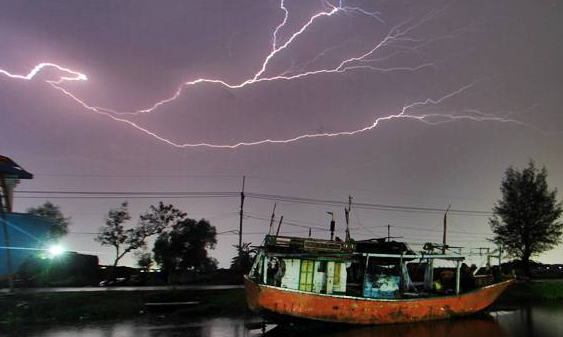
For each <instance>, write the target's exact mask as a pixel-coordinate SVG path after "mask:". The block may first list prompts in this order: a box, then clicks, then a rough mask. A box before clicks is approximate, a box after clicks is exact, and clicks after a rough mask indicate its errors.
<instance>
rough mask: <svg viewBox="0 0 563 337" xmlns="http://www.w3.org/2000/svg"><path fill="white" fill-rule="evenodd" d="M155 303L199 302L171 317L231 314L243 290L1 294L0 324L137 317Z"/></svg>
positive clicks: (238, 310) (241, 304)
mask: <svg viewBox="0 0 563 337" xmlns="http://www.w3.org/2000/svg"><path fill="white" fill-rule="evenodd" d="M154 302H159V303H161V302H199V304H195V305H189V306H185V307H180V308H177V309H176V310H174V311H173V312H169V313H167V315H170V316H175V315H177V316H182V315H190V316H191V317H194V316H220V315H227V314H228V315H229V316H233V315H244V313H245V311H246V301H245V298H244V290H243V289H229V290H198V291H194V290H175V291H174V290H172V291H133V292H131V291H129V292H90V293H88V292H76V293H39V294H12V295H1V296H0V312H1V313H2V315H0V327H10V326H14V325H21V324H48V323H55V322H57V323H58V322H78V321H93V320H104V319H118V318H126V317H136V316H139V315H146V314H149V313H150V311H151V310H154V308H153V309H151V308H149V307H147V306H146V305H145V303H154ZM159 309H163V310H166V307H163V308H159Z"/></svg>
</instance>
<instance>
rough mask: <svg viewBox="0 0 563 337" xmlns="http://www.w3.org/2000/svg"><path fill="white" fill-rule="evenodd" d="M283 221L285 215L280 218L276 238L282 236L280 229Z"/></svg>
mask: <svg viewBox="0 0 563 337" xmlns="http://www.w3.org/2000/svg"><path fill="white" fill-rule="evenodd" d="M282 221H283V215H282V216H281V217H280V222H279V223H278V230H277V231H276V237H278V235H279V234H280V228H281V224H282Z"/></svg>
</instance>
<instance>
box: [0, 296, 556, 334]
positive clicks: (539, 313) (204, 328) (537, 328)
mask: <svg viewBox="0 0 563 337" xmlns="http://www.w3.org/2000/svg"><path fill="white" fill-rule="evenodd" d="M259 323H260V321H259V320H258V319H252V320H244V319H233V318H214V319H205V320H198V321H194V320H193V319H192V320H190V319H189V318H186V319H185V320H182V321H179V322H172V321H169V320H156V321H155V320H149V319H138V320H126V321H120V322H117V323H89V324H82V325H78V326H58V327H46V328H45V327H43V328H40V327H34V328H26V329H19V330H18V331H9V332H7V333H6V332H5V331H3V332H0V335H2V336H6V335H7V336H30V337H71V336H73V337H74V336H82V337H129V336H134V337H172V336H183V337H184V336H194V337H195V336H197V337H227V336H229V337H230V336H235V337H251V336H261V335H262V333H261V331H260V329H256V328H258V327H259V326H260V324H259ZM288 335H289V333H288V332H287V331H284V330H283V329H280V328H275V329H272V330H271V331H269V332H268V333H266V335H265V337H278V336H281V337H288ZM293 335H295V336H303V335H307V336H308V337H352V336H354V337H489V336H491V337H492V336H495V337H497V336H498V337H504V336H507V337H508V336H515V337H525V336H526V337H534V336H537V337H556V336H557V337H561V336H563V303H551V304H534V305H525V306H521V307H515V308H511V309H507V310H503V311H494V312H491V313H490V314H489V315H485V314H483V315H479V316H473V317H468V318H462V319H452V320H443V321H431V322H420V323H413V324H399V325H386V326H373V327H365V328H356V329H348V330H340V331H334V329H333V330H332V331H325V332H322V331H318V332H316V333H313V332H311V331H309V330H307V331H301V332H296V333H294V334H293Z"/></svg>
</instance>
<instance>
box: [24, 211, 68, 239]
mask: <svg viewBox="0 0 563 337" xmlns="http://www.w3.org/2000/svg"><path fill="white" fill-rule="evenodd" d="M26 213H27V214H30V215H34V216H39V217H43V218H46V219H49V220H51V223H52V225H51V228H50V229H49V232H48V233H47V237H46V239H45V241H46V242H57V241H58V240H59V239H60V238H61V237H63V236H65V235H67V234H68V226H69V225H70V217H68V218H65V217H64V215H63V213H62V212H61V209H60V208H59V206H56V205H54V204H53V203H51V202H50V201H46V202H45V203H43V205H40V206H37V207H30V208H28V209H27V210H26Z"/></svg>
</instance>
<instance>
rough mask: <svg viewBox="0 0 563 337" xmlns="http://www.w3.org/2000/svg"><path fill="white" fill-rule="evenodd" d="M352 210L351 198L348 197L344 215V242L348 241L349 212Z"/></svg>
mask: <svg viewBox="0 0 563 337" xmlns="http://www.w3.org/2000/svg"><path fill="white" fill-rule="evenodd" d="M351 210H352V196H351V195H349V196H348V208H346V209H345V215H346V242H348V241H350V211H351Z"/></svg>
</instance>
